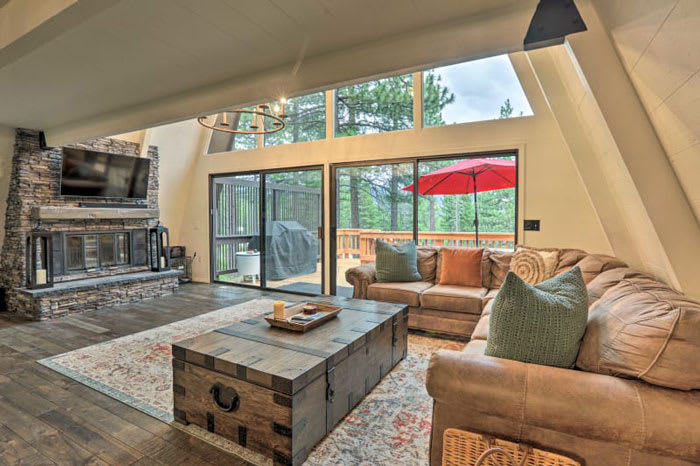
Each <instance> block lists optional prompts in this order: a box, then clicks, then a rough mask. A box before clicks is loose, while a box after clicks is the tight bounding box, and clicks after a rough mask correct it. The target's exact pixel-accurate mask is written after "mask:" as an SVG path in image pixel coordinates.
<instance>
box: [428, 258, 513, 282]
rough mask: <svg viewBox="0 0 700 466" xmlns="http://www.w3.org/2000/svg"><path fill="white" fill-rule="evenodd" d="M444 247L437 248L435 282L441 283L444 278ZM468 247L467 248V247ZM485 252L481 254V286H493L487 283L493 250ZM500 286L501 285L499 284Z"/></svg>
mask: <svg viewBox="0 0 700 466" xmlns="http://www.w3.org/2000/svg"><path fill="white" fill-rule="evenodd" d="M443 249H444V248H438V249H437V263H436V267H435V283H440V279H441V278H442V273H441V270H442V250H443ZM465 249H466V248H465ZM483 251H484V252H483V253H482V255H481V279H482V284H481V286H483V287H485V288H491V286H490V285H489V284H487V283H488V282H489V281H490V280H489V279H490V276H489V271H490V270H491V261H490V260H489V258H490V256H491V253H492V251H491V250H490V249H484V250H483ZM499 286H500V285H499Z"/></svg>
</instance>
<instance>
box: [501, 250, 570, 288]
mask: <svg viewBox="0 0 700 466" xmlns="http://www.w3.org/2000/svg"><path fill="white" fill-rule="evenodd" d="M558 263H559V250H558V249H535V248H528V247H526V246H518V248H517V249H516V250H515V254H513V260H512V261H511V263H510V270H512V271H513V272H515V273H516V274H518V275H519V276H520V278H522V279H523V280H525V281H526V282H528V283H529V284H530V285H536V284H538V283H540V282H543V281H545V280H549V279H550V278H552V277H553V276H554V271H555V270H556V268H557V264H558Z"/></svg>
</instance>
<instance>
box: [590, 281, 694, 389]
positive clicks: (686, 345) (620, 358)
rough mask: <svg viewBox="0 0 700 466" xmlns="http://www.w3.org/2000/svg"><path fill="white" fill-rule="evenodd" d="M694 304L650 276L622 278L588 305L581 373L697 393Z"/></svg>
mask: <svg viewBox="0 0 700 466" xmlns="http://www.w3.org/2000/svg"><path fill="white" fill-rule="evenodd" d="M699 354H700V302H698V301H695V300H693V299H691V298H689V297H687V296H684V295H683V294H681V293H679V292H677V291H675V290H673V289H671V288H670V287H669V286H667V285H665V284H663V283H661V282H658V281H656V280H654V279H652V278H651V277H635V278H626V279H623V280H622V281H620V282H619V283H618V284H617V285H615V286H613V287H612V288H610V289H609V290H608V291H606V292H605V294H604V295H603V296H602V297H601V298H600V299H599V300H598V301H596V303H595V304H594V305H593V306H592V307H591V310H590V316H589V320H588V328H587V330H586V335H585V337H584V339H583V344H582V345H581V351H580V353H579V355H578V360H577V365H578V367H580V368H581V369H583V370H586V371H591V372H598V373H601V374H608V375H617V376H627V377H633V378H638V379H642V380H644V381H646V382H649V383H652V384H655V385H661V386H664V387H670V388H677V389H680V390H694V389H700V357H698V355H699Z"/></svg>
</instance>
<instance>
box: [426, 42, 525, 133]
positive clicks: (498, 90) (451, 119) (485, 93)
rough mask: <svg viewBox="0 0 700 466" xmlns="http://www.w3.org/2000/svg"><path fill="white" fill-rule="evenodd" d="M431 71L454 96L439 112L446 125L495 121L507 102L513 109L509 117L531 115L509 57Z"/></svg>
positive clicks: (492, 58)
mask: <svg viewBox="0 0 700 466" xmlns="http://www.w3.org/2000/svg"><path fill="white" fill-rule="evenodd" d="M431 72H433V73H435V74H438V75H440V76H441V77H442V84H443V85H444V86H446V87H447V88H448V89H449V90H450V92H452V93H453V94H454V95H455V101H454V102H453V103H452V104H450V105H448V106H447V107H445V108H444V109H443V111H442V117H443V119H444V120H445V122H446V123H447V124H453V123H465V122H468V121H482V120H492V119H496V118H498V117H499V116H500V107H501V105H502V104H503V102H505V100H506V99H510V103H511V105H512V106H513V114H512V116H514V117H515V116H519V115H520V112H523V116H528V115H532V109H531V108H530V104H529V103H528V101H527V97H525V93H524V92H523V89H522V87H521V86H520V81H519V80H518V77H517V76H516V74H515V70H514V69H513V65H511V63H510V60H509V59H508V55H499V56H495V57H489V58H484V59H481V60H474V61H470V62H466V63H459V64H456V65H449V66H444V67H441V68H435V69H433V70H431Z"/></svg>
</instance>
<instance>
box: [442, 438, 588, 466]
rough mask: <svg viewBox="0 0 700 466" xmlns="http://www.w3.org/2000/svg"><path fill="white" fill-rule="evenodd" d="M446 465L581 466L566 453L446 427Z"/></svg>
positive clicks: (444, 448) (444, 461)
mask: <svg viewBox="0 0 700 466" xmlns="http://www.w3.org/2000/svg"><path fill="white" fill-rule="evenodd" d="M442 465H443V466H581V463H579V462H578V461H574V460H572V459H571V458H567V457H566V456H562V455H557V454H555V453H550V452H548V451H543V450H538V449H537V448H532V447H530V446H528V445H521V444H518V443H513V442H508V441H506V440H501V439H498V438H493V437H488V436H486V435H482V434H475V433H473V432H468V431H466V430H459V429H447V430H446V431H445V435H444V436H443V444H442Z"/></svg>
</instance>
